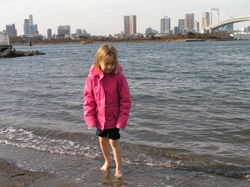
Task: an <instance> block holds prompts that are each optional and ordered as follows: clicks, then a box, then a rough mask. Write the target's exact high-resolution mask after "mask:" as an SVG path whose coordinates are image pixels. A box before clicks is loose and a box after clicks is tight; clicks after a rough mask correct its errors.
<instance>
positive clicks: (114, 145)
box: [109, 139, 122, 178]
mask: <svg viewBox="0 0 250 187" xmlns="http://www.w3.org/2000/svg"><path fill="white" fill-rule="evenodd" d="M109 143H110V145H111V148H112V151H113V154H114V159H115V165H116V169H115V177H117V178H121V177H122V160H121V152H120V145H119V140H112V139H110V140H109Z"/></svg>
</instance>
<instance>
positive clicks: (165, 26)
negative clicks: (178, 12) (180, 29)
mask: <svg viewBox="0 0 250 187" xmlns="http://www.w3.org/2000/svg"><path fill="white" fill-rule="evenodd" d="M170 30H171V20H170V18H168V17H167V16H165V17H163V18H162V19H161V28H160V32H161V34H170Z"/></svg>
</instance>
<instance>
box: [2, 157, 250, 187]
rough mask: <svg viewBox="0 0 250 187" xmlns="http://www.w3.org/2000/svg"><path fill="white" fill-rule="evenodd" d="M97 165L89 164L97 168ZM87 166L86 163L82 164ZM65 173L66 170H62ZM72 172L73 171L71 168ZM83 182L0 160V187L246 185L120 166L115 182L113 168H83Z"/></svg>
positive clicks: (213, 177) (199, 175) (198, 175)
mask: <svg viewBox="0 0 250 187" xmlns="http://www.w3.org/2000/svg"><path fill="white" fill-rule="evenodd" d="M100 163H101V162H100V161H99V160H97V161H96V162H92V164H91V165H92V166H98V165H99V164H100ZM86 165H88V163H86ZM65 169H66V168H65ZM71 169H73V168H71ZM83 169H84V170H85V171H84V173H85V174H86V179H85V180H84V181H82V180H80V181H79V180H76V179H73V178H63V177H61V176H58V175H54V174H48V173H43V172H39V171H28V170H24V169H22V168H19V167H17V166H16V165H14V164H13V163H10V162H7V161H4V160H2V159H1V160H0V187H17V186H18V187H26V186H30V187H31V186H32V187H33V186H36V187H44V186H47V187H78V186H116V187H118V186H168V187H174V186H182V187H186V186H192V187H196V186H197V187H201V186H202V187H206V186H207V187H210V186H229V187H230V186H234V187H235V186H236V187H247V186H249V185H250V181H246V180H239V179H233V178H227V177H222V176H216V175H209V174H206V173H202V172H193V171H180V170H174V169H161V168H157V167H152V168H150V169H149V168H146V167H145V168H143V167H136V166H128V165H125V166H124V177H123V178H122V179H115V178H114V177H113V174H114V168H111V170H110V172H101V171H99V170H98V168H94V167H93V169H92V168H89V169H88V168H85V167H83Z"/></svg>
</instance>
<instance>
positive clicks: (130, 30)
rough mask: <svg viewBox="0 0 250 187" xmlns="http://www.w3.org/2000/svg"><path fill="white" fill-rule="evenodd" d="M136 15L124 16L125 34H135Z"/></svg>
mask: <svg viewBox="0 0 250 187" xmlns="http://www.w3.org/2000/svg"><path fill="white" fill-rule="evenodd" d="M136 30H137V29H136V16H135V15H131V16H124V33H125V35H126V36H131V35H134V34H136V32H137V31H136Z"/></svg>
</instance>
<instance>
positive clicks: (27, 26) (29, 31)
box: [23, 15, 39, 36]
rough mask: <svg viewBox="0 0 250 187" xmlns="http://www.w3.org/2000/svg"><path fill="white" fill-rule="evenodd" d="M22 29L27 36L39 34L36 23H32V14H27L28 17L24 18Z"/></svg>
mask: <svg viewBox="0 0 250 187" xmlns="http://www.w3.org/2000/svg"><path fill="white" fill-rule="evenodd" d="M23 30H24V35H27V36H33V35H36V34H39V32H38V26H37V24H35V25H34V24H33V15H29V19H24V25H23Z"/></svg>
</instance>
